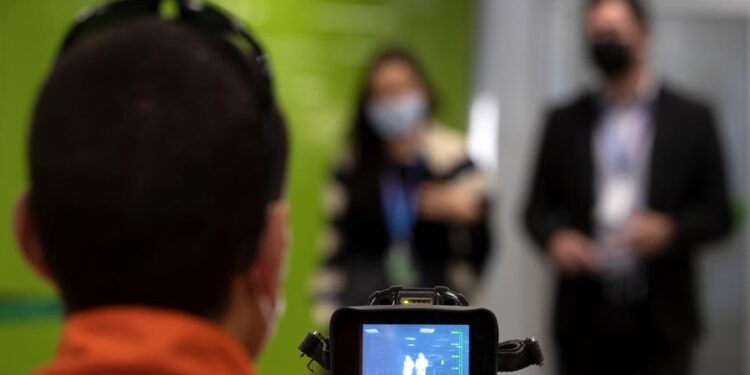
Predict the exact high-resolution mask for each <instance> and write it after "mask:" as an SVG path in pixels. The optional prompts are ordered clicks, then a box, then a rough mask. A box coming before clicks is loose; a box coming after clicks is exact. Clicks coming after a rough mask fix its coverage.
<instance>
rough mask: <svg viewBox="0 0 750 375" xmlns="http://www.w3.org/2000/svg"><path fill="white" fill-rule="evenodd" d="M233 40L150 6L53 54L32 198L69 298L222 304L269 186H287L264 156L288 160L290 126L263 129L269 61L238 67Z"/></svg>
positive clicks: (207, 307) (248, 249)
mask: <svg viewBox="0 0 750 375" xmlns="http://www.w3.org/2000/svg"><path fill="white" fill-rule="evenodd" d="M228 45H229V43H228V42H224V41H221V40H219V38H211V37H209V36H207V35H203V34H200V33H198V32H197V31H194V30H192V29H189V28H188V27H187V26H183V25H180V24H178V23H176V22H170V21H165V20H159V19H144V20H138V21H133V22H129V23H127V24H125V25H119V26H113V27H112V28H111V29H107V30H104V31H100V32H98V33H96V34H94V35H91V36H88V37H87V38H86V39H84V40H81V41H80V42H79V44H76V45H74V46H73V47H72V48H71V49H70V50H68V51H66V52H65V54H64V55H62V56H61V58H60V59H59V61H58V62H57V64H56V65H55V67H54V68H53V70H52V72H51V73H50V75H49V77H48V78H47V80H46V83H45V84H44V87H43V88H42V90H41V93H40V94H39V97H38V102H37V104H36V108H35V111H34V118H33V124H32V129H31V135H30V155H29V159H30V180H31V195H30V196H31V198H30V199H31V209H32V212H33V215H34V218H35V222H36V225H37V228H38V232H39V237H40V241H41V245H42V249H43V254H44V257H45V260H46V262H47V265H48V267H49V268H50V271H51V273H52V275H53V277H54V279H55V281H56V282H57V283H58V285H59V287H60V290H61V293H62V297H63V300H64V304H65V307H66V310H67V311H78V310H83V309H87V308H91V307H97V306H103V305H114V304H130V305H133V304H134V305H147V306H155V307H163V308H172V309H179V310H183V311H187V312H190V313H194V314H198V315H207V316H208V315H211V316H215V315H217V314H220V313H221V312H222V310H223V308H224V307H225V305H226V303H227V299H228V291H229V290H230V283H231V280H232V278H233V277H234V276H235V275H236V274H237V273H238V272H241V271H242V270H243V269H246V267H247V266H248V265H249V264H250V262H251V260H252V259H253V258H254V256H255V252H256V249H257V244H258V242H259V237H260V233H261V231H262V227H263V225H264V219H265V208H266V204H267V203H268V196H267V193H268V186H269V185H271V186H277V185H278V186H279V187H278V188H279V189H283V187H281V185H282V183H281V182H280V181H268V175H269V174H268V173H267V172H268V171H267V168H265V167H266V165H265V164H267V163H268V160H269V155H272V153H283V155H281V159H282V160H283V161H284V162H282V163H281V164H282V165H281V166H280V168H284V167H285V160H286V140H285V136H286V134H285V132H283V131H282V134H284V136H283V137H282V138H284V139H282V140H279V141H280V143H282V144H280V145H269V144H265V143H264V142H263V139H267V138H266V137H264V134H263V126H261V121H262V120H263V119H262V117H263V108H261V103H260V101H259V95H258V91H257V89H256V88H258V87H261V83H260V75H259V74H257V73H256V74H253V75H252V77H247V75H243V74H241V73H240V69H238V68H237V66H236V64H233V63H232V61H230V60H231V59H230V58H229V57H228V56H226V53H227V51H228V49H227V48H226V47H227V46H228ZM235 53H238V52H237V51H236V50H235ZM251 68H252V69H254V70H253V71H256V72H257V70H258V69H257V68H254V67H251ZM276 115H277V117H278V120H279V125H278V126H280V127H282V128H283V126H282V124H283V121H281V120H282V119H281V116H280V113H279V112H278V111H276ZM266 143H267V142H266ZM283 175H284V173H283V172H282V173H278V178H279V179H283V178H284V176H283Z"/></svg>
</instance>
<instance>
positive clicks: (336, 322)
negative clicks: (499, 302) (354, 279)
mask: <svg viewBox="0 0 750 375" xmlns="http://www.w3.org/2000/svg"><path fill="white" fill-rule="evenodd" d="M368 301H369V306H355V307H343V308H340V309H338V310H336V312H335V313H334V314H333V316H332V317H331V321H330V324H329V329H330V334H331V336H330V339H329V338H326V337H325V336H323V335H322V334H320V333H319V332H311V333H309V334H308V335H307V336H306V337H305V339H304V340H303V341H302V343H301V344H300V345H299V347H298V349H299V351H300V353H301V354H302V356H303V357H304V356H307V357H309V358H310V363H308V369H310V371H312V368H311V367H310V364H312V362H317V363H318V364H320V366H321V367H322V368H323V369H325V370H330V371H331V373H332V374H333V375H339V374H347V375H355V374H360V375H366V374H397V375H398V374H401V375H424V374H427V373H428V369H429V373H430V374H451V375H456V374H457V375H489V374H495V373H497V372H512V371H517V370H520V369H523V368H525V367H528V366H531V365H541V364H542V362H543V356H542V351H541V348H540V346H539V344H538V343H537V342H536V341H535V340H534V339H524V340H510V341H505V342H502V343H498V324H497V318H496V317H495V314H493V313H492V311H490V310H487V309H484V308H476V307H469V306H468V305H469V304H468V301H467V300H466V298H464V296H462V295H461V294H459V293H456V292H454V291H452V290H450V289H449V288H446V287H435V288H402V287H398V286H396V287H390V288H388V289H384V290H380V291H377V292H375V293H373V294H372V296H370V298H369V300H368Z"/></svg>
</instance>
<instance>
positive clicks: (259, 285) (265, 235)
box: [249, 201, 289, 296]
mask: <svg viewBox="0 0 750 375" xmlns="http://www.w3.org/2000/svg"><path fill="white" fill-rule="evenodd" d="M288 216H289V208H288V206H287V204H286V202H283V201H277V202H272V203H270V204H269V205H268V207H267V208H266V223H265V226H264V230H263V232H262V233H261V236H260V241H259V246H258V252H257V255H256V259H255V261H254V262H253V265H252V266H251V269H250V270H249V271H250V282H251V283H253V285H255V289H256V291H257V292H262V293H263V294H265V295H267V296H277V295H278V293H279V291H280V288H281V282H282V280H283V278H284V276H285V275H284V273H285V272H286V251H287V244H288V242H289V238H288V236H289V235H288V228H287V219H288Z"/></svg>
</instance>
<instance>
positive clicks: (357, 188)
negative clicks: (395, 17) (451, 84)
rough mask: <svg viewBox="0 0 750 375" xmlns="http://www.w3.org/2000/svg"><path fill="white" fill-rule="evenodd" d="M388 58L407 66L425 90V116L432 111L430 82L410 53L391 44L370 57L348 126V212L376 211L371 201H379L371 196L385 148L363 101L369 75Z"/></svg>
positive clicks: (369, 92) (376, 186)
mask: <svg viewBox="0 0 750 375" xmlns="http://www.w3.org/2000/svg"><path fill="white" fill-rule="evenodd" d="M390 62H402V63H405V64H406V65H407V66H409V68H411V70H412V71H413V72H414V74H415V75H416V77H417V79H418V80H419V81H420V83H421V85H422V87H423V88H424V90H425V92H426V94H427V101H428V111H427V113H428V116H432V115H433V114H434V110H435V105H436V99H435V92H434V89H433V86H432V85H431V83H430V81H429V80H428V79H427V75H426V74H425V71H424V69H423V68H422V65H421V64H419V62H418V61H417V59H416V58H415V57H414V56H413V55H412V54H411V53H409V52H407V51H406V50H405V49H402V48H398V47H391V48H386V49H383V50H381V51H380V52H378V53H377V54H375V55H374V56H373V57H372V58H371V59H370V63H369V64H368V66H367V69H366V70H365V74H364V76H363V79H362V84H361V86H360V87H361V88H360V91H359V94H358V96H357V102H356V109H355V111H356V112H355V113H354V118H353V121H352V125H351V130H350V146H351V151H352V156H353V161H354V165H353V168H352V176H351V177H352V181H351V185H350V189H351V190H350V191H349V197H350V201H349V208H348V211H349V213H350V214H353V213H354V212H359V213H360V214H362V213H365V212H366V213H367V214H369V213H373V212H379V211H377V210H375V209H376V208H377V207H373V206H372V205H373V203H375V202H378V201H379V200H378V199H373V198H375V197H377V196H378V194H379V191H380V190H379V189H380V186H379V173H380V170H381V168H382V167H383V164H384V163H385V152H384V144H383V141H382V140H381V139H380V137H379V136H378V135H377V134H376V133H375V132H374V131H373V128H372V124H371V123H370V119H369V116H368V115H367V103H368V102H369V100H370V97H371V95H372V81H373V76H374V75H375V73H376V72H377V71H378V69H379V68H380V67H381V66H382V65H384V64H386V63H390ZM362 211H365V212H362Z"/></svg>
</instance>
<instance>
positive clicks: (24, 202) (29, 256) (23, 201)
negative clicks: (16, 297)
mask: <svg viewBox="0 0 750 375" xmlns="http://www.w3.org/2000/svg"><path fill="white" fill-rule="evenodd" d="M13 234H14V236H15V239H16V244H17V246H18V249H19V251H20V252H21V256H22V257H23V258H24V260H26V263H28V264H29V266H31V268H32V269H33V270H34V272H36V274H37V275H39V276H40V277H41V278H43V279H44V280H46V281H49V282H53V279H52V274H51V272H50V270H49V267H48V266H47V263H46V261H45V260H44V253H43V252H42V246H41V243H40V242H39V234H38V232H37V228H36V221H35V219H34V216H33V214H32V212H31V203H30V195H29V192H28V191H24V192H23V193H22V194H21V196H20V197H19V198H18V200H17V202H16V207H15V210H14V212H13Z"/></svg>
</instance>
